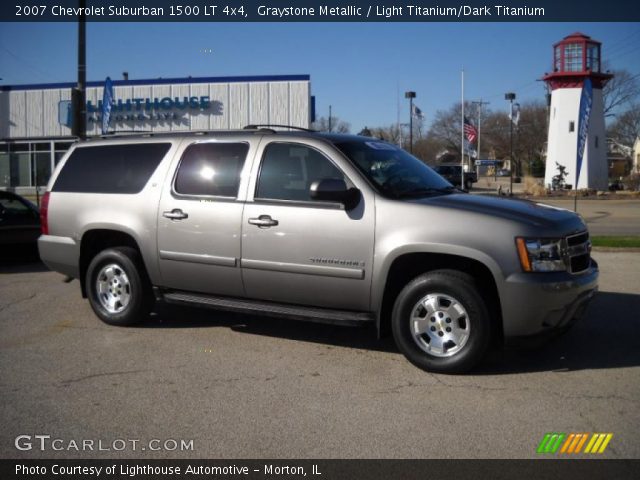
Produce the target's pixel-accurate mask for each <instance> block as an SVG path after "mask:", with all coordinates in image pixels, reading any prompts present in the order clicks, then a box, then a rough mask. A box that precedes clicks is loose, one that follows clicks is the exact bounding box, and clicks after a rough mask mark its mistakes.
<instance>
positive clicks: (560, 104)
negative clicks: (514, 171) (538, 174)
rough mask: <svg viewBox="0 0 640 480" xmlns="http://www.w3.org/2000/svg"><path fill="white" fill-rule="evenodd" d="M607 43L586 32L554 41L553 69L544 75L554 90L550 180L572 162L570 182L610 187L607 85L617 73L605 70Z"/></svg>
mask: <svg viewBox="0 0 640 480" xmlns="http://www.w3.org/2000/svg"><path fill="white" fill-rule="evenodd" d="M600 46H601V43H600V42H597V41H595V40H592V39H591V38H590V37H588V36H586V35H584V34H582V33H574V34H572V35H569V36H568V37H565V38H564V39H563V40H562V41H560V42H558V43H556V44H555V45H554V46H553V72H552V73H547V74H545V76H544V77H543V80H544V81H545V82H546V83H547V85H548V86H549V89H550V90H551V106H550V112H549V136H548V139H547V166H546V171H545V176H544V183H545V185H551V184H552V181H553V177H554V176H556V175H557V174H558V173H559V171H558V166H557V165H556V162H557V163H558V164H560V165H563V166H565V167H566V173H567V176H566V177H565V183H567V184H568V185H572V186H573V188H576V174H577V173H578V174H579V178H578V181H577V188H579V189H580V188H593V189H597V190H606V189H607V184H608V182H607V177H608V167H607V140H606V137H605V128H604V110H603V102H602V88H603V87H604V85H605V84H606V83H607V81H609V79H610V78H612V75H609V74H607V73H602V72H601V70H600V69H601V64H602V62H601V56H600Z"/></svg>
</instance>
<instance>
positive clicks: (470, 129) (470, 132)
mask: <svg viewBox="0 0 640 480" xmlns="http://www.w3.org/2000/svg"><path fill="white" fill-rule="evenodd" d="M464 135H465V137H467V140H469V143H473V142H475V141H476V139H477V138H478V130H477V129H476V127H474V126H473V123H471V122H470V121H469V119H468V118H467V117H464Z"/></svg>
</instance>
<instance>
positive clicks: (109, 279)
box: [96, 263, 131, 313]
mask: <svg viewBox="0 0 640 480" xmlns="http://www.w3.org/2000/svg"><path fill="white" fill-rule="evenodd" d="M96 292H97V294H98V300H99V301H100V305H102V307H103V308H104V309H105V310H106V311H107V312H109V313H120V312H122V311H123V310H124V309H125V308H127V305H129V302H130V301H131V283H130V282H129V277H127V274H126V273H125V271H124V270H123V269H122V267H120V265H117V264H115V263H110V264H108V265H105V266H104V267H102V269H101V270H100V272H98V276H97V277H96Z"/></svg>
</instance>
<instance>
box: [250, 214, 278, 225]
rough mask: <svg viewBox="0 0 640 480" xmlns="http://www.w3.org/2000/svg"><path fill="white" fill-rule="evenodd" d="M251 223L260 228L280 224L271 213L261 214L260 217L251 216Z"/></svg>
mask: <svg viewBox="0 0 640 480" xmlns="http://www.w3.org/2000/svg"><path fill="white" fill-rule="evenodd" d="M249 223H250V224H251V225H257V226H258V227H260V228H268V227H275V226H276V225H278V220H274V219H273V218H271V217H270V216H269V215H260V216H259V217H258V218H250V219H249Z"/></svg>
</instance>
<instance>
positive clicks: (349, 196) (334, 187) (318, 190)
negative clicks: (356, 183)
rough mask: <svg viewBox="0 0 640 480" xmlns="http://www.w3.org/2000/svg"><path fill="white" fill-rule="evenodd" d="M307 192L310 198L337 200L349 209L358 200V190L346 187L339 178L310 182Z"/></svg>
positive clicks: (326, 200)
mask: <svg viewBox="0 0 640 480" xmlns="http://www.w3.org/2000/svg"><path fill="white" fill-rule="evenodd" d="M309 194H310V196H311V198H312V199H314V200H320V201H325V202H338V203H341V204H343V205H344V206H345V208H346V209H347V210H351V209H352V208H355V207H356V205H358V202H360V190H358V189H357V188H347V184H346V183H345V181H344V180H342V179H339V178H323V179H322V180H317V181H315V182H313V183H312V184H311V187H310V188H309Z"/></svg>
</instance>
